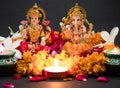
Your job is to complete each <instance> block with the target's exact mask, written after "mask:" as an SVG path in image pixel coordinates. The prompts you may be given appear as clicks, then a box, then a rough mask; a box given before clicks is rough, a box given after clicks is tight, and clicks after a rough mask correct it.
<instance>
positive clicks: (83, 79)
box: [76, 77, 87, 81]
mask: <svg viewBox="0 0 120 88" xmlns="http://www.w3.org/2000/svg"><path fill="white" fill-rule="evenodd" d="M76 80H78V81H87V79H86V78H84V77H76Z"/></svg>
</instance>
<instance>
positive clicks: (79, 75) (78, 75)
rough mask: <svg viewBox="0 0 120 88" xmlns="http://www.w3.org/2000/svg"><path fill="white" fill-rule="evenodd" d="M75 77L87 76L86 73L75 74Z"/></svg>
mask: <svg viewBox="0 0 120 88" xmlns="http://www.w3.org/2000/svg"><path fill="white" fill-rule="evenodd" d="M76 77H84V78H87V75H86V74H77V75H76Z"/></svg>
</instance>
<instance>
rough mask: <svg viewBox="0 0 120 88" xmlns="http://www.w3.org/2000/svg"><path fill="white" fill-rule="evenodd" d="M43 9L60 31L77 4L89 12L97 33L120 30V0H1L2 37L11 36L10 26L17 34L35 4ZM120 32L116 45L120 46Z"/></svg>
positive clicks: (0, 23) (53, 26)
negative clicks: (63, 21) (63, 19)
mask: <svg viewBox="0 0 120 88" xmlns="http://www.w3.org/2000/svg"><path fill="white" fill-rule="evenodd" d="M35 2H36V3H37V4H38V5H39V6H40V7H42V8H43V9H44V10H45V11H46V14H47V19H48V20H50V21H51V23H50V26H51V28H52V29H54V30H57V31H60V27H59V22H60V21H61V19H62V17H64V16H66V15H67V12H68V10H69V9H70V8H71V7H72V6H74V5H75V3H76V2H77V3H78V4H79V5H80V6H82V7H83V8H84V9H85V10H86V12H87V19H88V20H89V22H92V23H93V25H94V29H93V30H95V32H97V31H102V30H106V31H108V32H110V30H111V29H112V28H113V27H115V26H118V27H119V28H120V0H1V2H0V36H4V37H7V36H8V35H9V32H10V31H9V30H8V26H11V28H12V29H13V30H14V32H16V31H17V30H19V29H18V26H19V25H20V21H21V20H24V19H26V12H27V10H28V9H29V8H31V7H32V6H33V5H34V3H35ZM119 37H120V32H119V35H118V36H117V38H116V41H115V43H116V45H117V46H120V40H119Z"/></svg>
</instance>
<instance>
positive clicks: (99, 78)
mask: <svg viewBox="0 0 120 88" xmlns="http://www.w3.org/2000/svg"><path fill="white" fill-rule="evenodd" d="M97 81H99V82H108V81H109V79H108V78H107V77H104V76H100V77H98V78H97Z"/></svg>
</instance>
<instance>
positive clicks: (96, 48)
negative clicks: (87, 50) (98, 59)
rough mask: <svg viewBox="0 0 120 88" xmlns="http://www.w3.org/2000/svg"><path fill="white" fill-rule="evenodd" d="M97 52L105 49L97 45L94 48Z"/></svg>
mask: <svg viewBox="0 0 120 88" xmlns="http://www.w3.org/2000/svg"><path fill="white" fill-rule="evenodd" d="M93 50H94V51H95V52H99V53H100V52H102V51H103V48H99V47H95V48H94V49H93Z"/></svg>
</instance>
